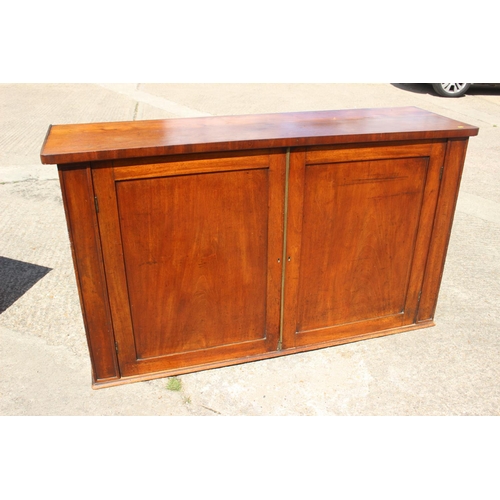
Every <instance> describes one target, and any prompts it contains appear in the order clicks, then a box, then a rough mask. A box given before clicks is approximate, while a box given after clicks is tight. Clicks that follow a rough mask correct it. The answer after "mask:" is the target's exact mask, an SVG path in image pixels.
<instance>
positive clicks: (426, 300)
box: [417, 139, 468, 322]
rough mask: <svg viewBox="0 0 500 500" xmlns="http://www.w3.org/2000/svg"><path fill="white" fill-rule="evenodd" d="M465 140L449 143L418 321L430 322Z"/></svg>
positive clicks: (454, 201) (449, 230) (444, 253)
mask: <svg viewBox="0 0 500 500" xmlns="http://www.w3.org/2000/svg"><path fill="white" fill-rule="evenodd" d="M467 144H468V139H454V140H450V141H449V142H448V148H447V151H446V158H445V162H444V168H443V177H442V181H441V188H440V192H439V199H438V206H437V210H436V215H435V219H434V227H433V232H432V239H431V244H430V248H429V255H428V258H427V265H426V271H425V276H424V282H423V287H422V297H421V300H420V307H419V311H418V318H417V321H418V322H420V321H427V320H430V319H433V317H434V312H435V309H436V304H437V298H438V293H439V287H440V285H441V278H442V276H443V270H444V264H445V259H446V252H447V250H448V243H449V241H450V234H451V228H452V224H453V216H454V214H455V206H456V203H457V198H458V190H459V187H460V180H461V177H462V171H463V166H464V161H465V153H466V151H467Z"/></svg>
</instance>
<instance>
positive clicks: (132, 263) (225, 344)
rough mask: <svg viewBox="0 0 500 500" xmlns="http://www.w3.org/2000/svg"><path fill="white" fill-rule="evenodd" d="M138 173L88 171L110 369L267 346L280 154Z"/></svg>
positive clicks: (192, 360) (173, 364)
mask: <svg viewBox="0 0 500 500" xmlns="http://www.w3.org/2000/svg"><path fill="white" fill-rule="evenodd" d="M186 163H188V164H189V167H188V166H187V165H186ZM162 167H163V169H162ZM186 169H187V171H188V172H189V174H190V175H183V173H184V172H185V171H186ZM140 172H141V173H142V177H141V176H140V174H139V171H138V170H137V167H135V166H133V165H132V166H128V167H124V168H120V167H113V166H111V165H110V166H108V167H107V168H106V167H103V168H99V169H95V170H94V172H93V181H94V186H95V192H96V195H97V196H98V199H99V200H101V199H102V200H103V201H102V203H101V202H100V208H99V223H100V226H101V228H102V229H103V230H102V231H101V239H102V243H103V255H104V262H105V267H106V273H107V277H108V282H110V283H112V285H111V286H112V287H113V290H111V295H112V297H111V307H112V309H113V317H114V318H115V320H116V321H117V322H119V324H120V325H121V327H120V333H118V334H117V343H118V350H119V353H120V356H119V357H120V368H121V373H122V375H124V376H127V375H135V374H140V373H148V372H149V371H151V370H155V371H156V370H166V369H174V368H179V367H183V366H185V365H187V364H188V365H189V364H202V363H203V362H206V360H207V359H208V358H210V359H212V360H220V359H225V358H227V357H228V356H229V357H241V356H245V355H249V354H254V353H256V352H262V351H273V350H275V349H276V347H277V345H278V335H279V305H280V296H281V265H280V262H279V260H280V257H281V255H282V252H283V251H282V246H283V205H284V201H283V195H284V189H283V186H284V181H285V177H284V176H285V161H284V157H283V155H282V154H276V153H274V154H273V153H272V152H268V154H267V155H259V156H249V157H245V156H238V157H234V158H232V161H231V162H228V161H227V160H224V161H222V162H221V163H220V164H219V163H218V162H217V160H216V159H199V160H191V161H187V162H186V160H185V159H183V158H179V161H178V162H175V164H172V162H168V163H166V164H165V165H162V164H161V163H155V164H153V165H151V166H149V165H147V166H142V168H141V169H140ZM153 173H154V176H153Z"/></svg>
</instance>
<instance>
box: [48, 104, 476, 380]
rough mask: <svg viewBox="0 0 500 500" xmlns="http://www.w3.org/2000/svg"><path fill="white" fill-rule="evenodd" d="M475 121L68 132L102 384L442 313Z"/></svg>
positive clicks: (326, 117)
mask: <svg viewBox="0 0 500 500" xmlns="http://www.w3.org/2000/svg"><path fill="white" fill-rule="evenodd" d="M477 132H478V130H477V128H476V127H472V126H470V125H467V124H461V123H460V122H456V121H453V120H449V119H448V118H445V117H440V116H438V115H435V114H432V113H428V112H426V111H422V110H417V109H416V108H399V109H393V110H389V109H382V110H380V109H376V110H371V111H369V110H346V111H340V112H333V111H327V112H309V113H285V114H276V115H248V116H243V117H217V118H215V117H214V118H209V119H206V118H203V119H201V118H200V119H184V120H157V121H154V122H136V123H135V122H134V123H122V124H113V123H112V124H93V125H74V126H71V125H68V126H57V127H52V128H51V129H50V131H49V134H48V137H47V139H46V142H45V144H44V147H43V151H42V161H43V162H45V163H48V162H51V161H54V160H55V159H57V161H59V164H58V168H59V175H60V180H61V188H62V192H63V200H64V207H65V212H66V217H67V221H68V231H69V235H70V240H71V245H72V251H73V259H74V264H75V273H76V276H77V283H78V289H79V292H80V299H81V305H82V312H83V317H84V322H85V329H86V334H87V340H88V345H89V352H90V357H91V361H92V381H93V387H95V388H97V387H106V386H111V385H116V384H121V383H126V382H130V381H138V380H147V379H151V378H155V377H161V376H170V375H174V374H180V373H187V372H191V371H195V370H200V369H208V368H215V367H220V366H227V365H231V364H235V363H242V362H247V361H255V360H260V359H266V358H272V357H275V356H281V355H284V354H293V353H295V352H301V351H308V350H312V349H317V348H321V347H327V346H332V345H337V344H341V343H345V342H353V341H358V340H363V339H368V338H373V337H377V336H381V335H388V334H394V333H399V332H404V331H408V330H412V329H415V328H423V327H428V326H432V325H433V324H434V323H433V316H434V311H435V308H436V303H437V297H438V292H439V286H440V281H441V277H442V272H443V268H444V262H445V256H446V250H447V246H448V242H449V237H450V232H451V225H452V221H453V214H454V210H455V204H456V199H457V196H458V189H459V184H460V178H461V174H462V169H463V166H464V161H465V152H466V148H467V143H468V137H469V136H473V135H476V134H477ZM181 153H182V154H181ZM83 159H85V161H83Z"/></svg>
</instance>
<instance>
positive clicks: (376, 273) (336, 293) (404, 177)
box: [283, 143, 445, 348]
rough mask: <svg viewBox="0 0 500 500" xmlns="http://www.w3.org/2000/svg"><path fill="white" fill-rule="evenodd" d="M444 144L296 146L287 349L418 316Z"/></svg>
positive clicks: (383, 327) (354, 334)
mask: <svg viewBox="0 0 500 500" xmlns="http://www.w3.org/2000/svg"><path fill="white" fill-rule="evenodd" d="M444 152H445V144H444V143H426V144H417V145H385V146H377V147H361V148H359V147H358V148H356V149H354V148H352V149H351V148H348V147H344V148H330V149H326V148H310V149H302V150H300V151H296V152H294V153H292V155H291V159H290V188H289V204H288V226H287V234H288V236H287V262H286V279H285V283H286V285H285V307H284V310H285V317H284V332H283V335H284V338H283V347H284V348H293V347H301V346H307V345H311V344H317V343H328V342H332V341H339V340H341V339H346V341H347V340H348V339H355V338H356V337H360V338H362V337H365V338H366V337H367V336H373V335H372V334H373V333H376V332H381V331H385V330H389V329H394V328H400V327H404V326H407V325H411V324H413V323H414V322H415V318H416V314H417V309H418V301H419V294H420V290H421V287H422V280H423V276H424V271H425V264H426V256H427V251H428V247H429V242H430V238H431V233H432V225H433V218H434V212H435V208H436V201H437V197H438V192H439V183H440V170H441V166H442V165H443V160H444Z"/></svg>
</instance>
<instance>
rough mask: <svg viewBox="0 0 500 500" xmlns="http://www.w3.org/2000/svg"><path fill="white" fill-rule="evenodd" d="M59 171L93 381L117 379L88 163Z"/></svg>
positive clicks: (117, 373) (117, 371) (117, 372)
mask: <svg viewBox="0 0 500 500" xmlns="http://www.w3.org/2000/svg"><path fill="white" fill-rule="evenodd" d="M80 167H81V168H64V169H60V170H59V179H60V182H61V189H62V194H63V201H64V209H65V213H66V220H67V224H68V232H69V237H70V241H71V250H72V254H73V264H74V268H75V274H76V281H77V285H78V292H79V296H80V305H81V308H82V313H83V320H84V325H85V330H86V335H87V342H88V346H89V351H90V358H91V362H92V371H93V378H94V382H97V381H100V380H109V379H116V378H119V377H120V375H119V370H118V367H117V362H116V353H115V347H114V339H113V332H112V326H111V321H110V316H109V312H108V303H107V293H106V284H105V280H104V277H103V269H102V259H101V252H100V245H99V241H98V239H97V237H96V234H97V232H96V218H95V210H94V206H95V205H94V194H93V189H92V184H91V181H90V167H89V164H82V165H80Z"/></svg>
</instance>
